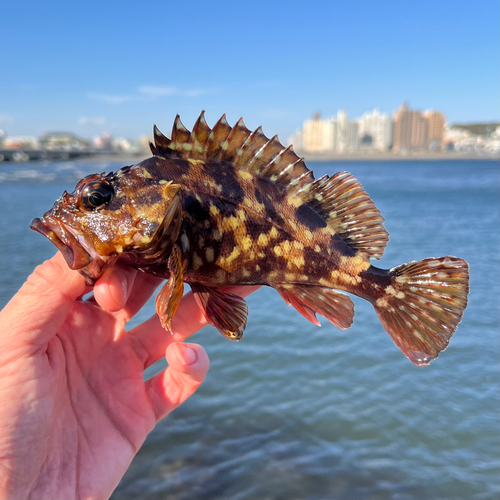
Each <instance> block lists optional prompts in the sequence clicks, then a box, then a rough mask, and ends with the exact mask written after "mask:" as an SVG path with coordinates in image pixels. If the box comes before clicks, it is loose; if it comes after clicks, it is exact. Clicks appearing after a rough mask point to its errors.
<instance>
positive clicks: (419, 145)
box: [392, 103, 429, 152]
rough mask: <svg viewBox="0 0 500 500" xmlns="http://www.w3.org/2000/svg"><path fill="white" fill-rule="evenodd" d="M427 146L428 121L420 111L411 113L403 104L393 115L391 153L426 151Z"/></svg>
mask: <svg viewBox="0 0 500 500" xmlns="http://www.w3.org/2000/svg"><path fill="white" fill-rule="evenodd" d="M428 146H429V123H428V121H427V120H426V119H425V118H424V117H423V116H422V113H420V111H416V110H413V111H412V110H410V109H408V106H407V105H406V103H403V104H402V105H401V107H400V108H399V109H398V110H397V111H396V112H395V113H394V134H393V146H392V149H393V151H395V152H401V151H410V150H418V149H427V148H428Z"/></svg>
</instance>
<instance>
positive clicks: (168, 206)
mask: <svg viewBox="0 0 500 500" xmlns="http://www.w3.org/2000/svg"><path fill="white" fill-rule="evenodd" d="M150 146H151V150H152V153H153V156H152V157H151V158H149V159H147V160H144V161H142V162H140V163H138V164H137V165H132V166H127V167H124V168H121V169H119V170H118V171H116V172H112V173H108V174H94V175H90V176H88V177H85V178H84V179H82V180H81V181H80V182H79V183H78V184H77V185H76V188H75V190H74V191H73V192H72V193H71V194H69V193H67V192H64V194H63V195H62V196H61V198H59V200H57V201H56V203H55V204H54V206H53V208H52V209H51V210H49V211H48V212H47V213H46V214H45V215H44V216H43V217H42V218H40V219H38V218H37V219H34V220H33V221H32V222H31V228H32V229H34V230H36V231H38V232H40V233H41V234H43V235H44V236H46V237H47V238H48V239H49V240H51V241H52V242H53V243H54V244H55V245H56V246H57V248H58V249H59V250H60V251H61V253H62V254H63V256H64V258H65V259H66V262H67V263H68V265H69V267H70V268H71V269H75V270H78V271H79V272H80V273H81V274H82V275H83V276H84V277H85V279H86V281H87V284H89V285H92V284H94V283H95V281H96V280H97V279H98V278H99V277H100V276H101V275H102V273H103V272H104V270H105V269H106V268H108V267H110V266H113V265H114V264H115V263H116V262H123V263H125V264H128V265H130V266H133V267H134V268H137V269H139V270H141V271H143V272H145V273H150V274H153V275H155V276H159V277H161V278H165V279H166V280H168V281H167V282H166V283H165V284H164V286H163V288H162V289H161V291H160V292H159V294H158V296H157V298H156V310H157V313H158V315H159V318H160V321H161V324H162V325H163V327H164V328H165V329H167V330H170V329H171V325H172V319H173V318H174V315H175V313H176V310H177V308H178V306H179V303H180V300H181V298H182V295H183V288H184V283H188V284H189V285H190V287H191V289H192V292H193V293H194V296H195V298H196V301H197V303H198V305H199V307H200V308H201V310H202V311H203V314H204V315H205V317H206V320H207V322H208V323H209V324H211V325H213V326H215V327H216V328H217V329H218V330H219V332H220V333H222V335H224V336H225V337H227V338H228V339H231V340H240V339H241V338H242V336H243V331H244V329H245V326H246V321H247V314H248V308H247V305H246V302H245V300H244V299H242V298H241V297H239V296H237V295H234V294H231V293H228V292H226V291H224V290H223V289H222V287H224V286H227V285H268V286H271V287H273V288H274V289H275V290H277V292H278V293H279V294H280V295H281V296H282V297H283V299H284V300H285V302H286V303H287V304H289V305H292V306H293V307H294V308H295V309H297V311H298V312H299V313H300V314H302V315H303V316H305V317H306V318H307V319H308V320H309V321H311V322H313V323H315V324H318V325H319V322H318V320H317V318H316V313H318V314H320V315H322V316H324V317H325V318H327V319H328V320H329V321H331V322H332V323H333V324H334V325H336V326H337V327H339V328H342V329H346V328H349V327H350V325H351V323H352V320H353V316H354V306H353V303H352V301H351V299H350V298H349V296H348V295H346V294H344V293H342V292H341V291H339V290H342V291H345V292H349V293H351V294H354V295H357V296H359V297H362V298H363V299H366V300H368V301H369V302H371V303H372V304H373V306H374V307H375V311H376V312H377V315H378V317H379V319H380V321H381V322H382V325H383V327H384V328H385V330H386V331H387V332H388V333H389V335H390V336H391V338H392V340H393V341H394V343H395V344H396V345H397V346H398V347H399V348H400V349H401V350H402V351H403V353H404V354H405V356H407V357H408V358H409V359H410V360H411V361H412V362H413V363H415V364H417V365H426V364H428V363H429V362H430V361H431V360H433V359H435V358H436V357H437V356H438V354H439V353H440V351H442V350H443V349H445V348H446V346H447V345H448V342H449V340H450V338H451V336H452V335H453V333H454V332H455V330H456V328H457V325H458V323H459V322H460V321H461V319H462V314H463V311H464V309H465V307H466V305H467V295H468V291H469V285H468V283H469V269H468V264H467V262H465V261H464V260H462V259H459V258H456V257H441V258H428V259H424V260H420V261H418V262H410V263H408V264H402V265H399V266H396V267H393V268H392V269H388V270H386V269H379V268H377V267H374V266H372V265H371V264H370V260H371V259H380V257H381V256H382V254H383V252H384V249H385V247H386V244H387V242H388V239H389V237H388V233H387V231H386V230H385V228H384V225H383V222H384V219H383V217H382V216H381V215H380V212H379V211H378V209H377V208H376V207H375V205H374V203H373V202H372V201H371V200H370V198H369V197H368V195H367V194H366V193H365V191H364V189H363V187H362V186H361V184H360V183H359V182H358V180H357V179H356V178H354V177H353V176H352V175H351V174H349V173H348V172H340V173H336V174H335V175H332V176H331V177H330V176H328V175H325V176H323V177H321V178H319V179H315V178H314V176H313V173H312V172H311V171H310V170H309V169H308V168H307V167H306V165H305V163H304V161H303V159H301V158H299V157H298V156H297V155H296V154H295V153H294V152H293V149H292V147H288V148H285V147H283V146H282V145H281V144H280V142H279V140H278V138H277V136H274V137H273V138H272V139H268V138H267V137H266V136H265V135H264V134H263V132H262V129H261V128H260V127H259V128H258V129H257V130H255V131H253V132H251V131H250V130H248V129H247V128H246V126H245V125H244V123H243V121H242V120H239V121H238V122H237V123H236V125H235V126H234V127H230V126H229V125H228V123H227V121H226V118H225V115H224V116H223V117H222V118H221V119H220V120H219V121H218V122H217V123H216V125H215V126H214V127H213V129H210V127H209V126H208V125H207V123H206V121H205V118H204V114H203V113H202V114H201V115H200V117H199V118H198V120H197V122H196V124H195V125H194V127H193V130H192V131H191V132H190V131H188V130H187V129H186V128H185V127H184V126H183V125H182V123H181V121H180V118H179V116H177V117H176V119H175V123H174V126H173V130H172V135H171V139H168V138H167V137H166V136H164V135H163V134H162V133H161V132H160V131H159V130H158V129H157V128H156V126H155V127H154V144H151V145H150Z"/></svg>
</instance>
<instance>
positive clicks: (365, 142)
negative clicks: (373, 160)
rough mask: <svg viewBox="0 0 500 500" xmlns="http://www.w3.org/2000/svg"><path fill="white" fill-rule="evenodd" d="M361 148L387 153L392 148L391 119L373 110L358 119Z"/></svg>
mask: <svg viewBox="0 0 500 500" xmlns="http://www.w3.org/2000/svg"><path fill="white" fill-rule="evenodd" d="M358 134H359V139H360V142H361V146H362V147H363V146H364V147H366V148H371V149H376V150H378V151H388V150H389V149H390V148H391V146H392V118H391V117H390V116H389V115H385V114H382V113H380V111H379V110H378V109H374V110H373V111H372V112H371V113H365V114H364V115H363V116H362V117H361V118H360V119H359V130H358Z"/></svg>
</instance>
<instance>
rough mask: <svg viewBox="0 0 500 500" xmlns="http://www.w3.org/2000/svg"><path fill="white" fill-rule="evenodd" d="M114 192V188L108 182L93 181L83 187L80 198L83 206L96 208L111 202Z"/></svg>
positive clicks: (89, 208)
mask: <svg viewBox="0 0 500 500" xmlns="http://www.w3.org/2000/svg"><path fill="white" fill-rule="evenodd" d="M114 194H115V193H114V191H113V188H112V187H111V186H110V185H109V184H108V183H107V182H103V181H98V182H91V183H89V184H87V185H86V186H85V187H84V188H83V190H82V193H81V198H80V199H81V203H82V206H83V208H85V209H87V210H95V209H96V208H101V207H103V206H104V205H106V204H107V203H109V202H110V201H111V199H112V198H113V195H114Z"/></svg>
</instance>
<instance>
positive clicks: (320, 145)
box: [296, 113, 337, 153]
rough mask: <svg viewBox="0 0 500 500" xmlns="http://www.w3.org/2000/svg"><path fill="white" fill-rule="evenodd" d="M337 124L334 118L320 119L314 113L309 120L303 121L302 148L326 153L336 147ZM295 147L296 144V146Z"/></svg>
mask: <svg viewBox="0 0 500 500" xmlns="http://www.w3.org/2000/svg"><path fill="white" fill-rule="evenodd" d="M336 139H337V124H336V122H335V119H334V118H327V119H326V120H322V119H321V117H320V114H319V113H315V114H314V115H313V117H312V119H311V120H306V121H305V122H304V129H303V135H302V145H301V146H302V149H303V150H304V151H307V152H311V153H328V152H334V151H335V149H336ZM296 147H297V146H296Z"/></svg>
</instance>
